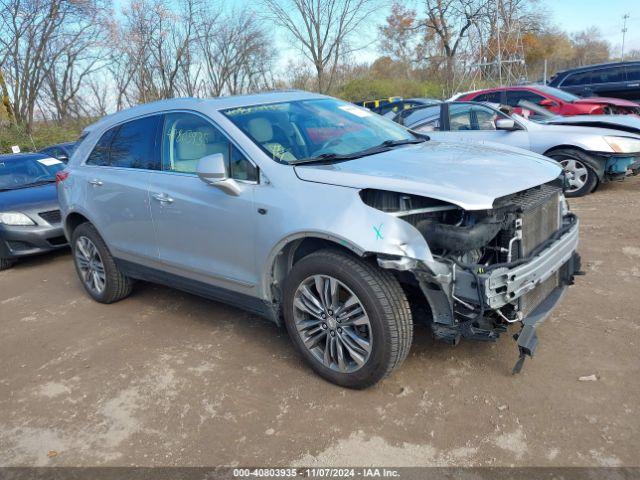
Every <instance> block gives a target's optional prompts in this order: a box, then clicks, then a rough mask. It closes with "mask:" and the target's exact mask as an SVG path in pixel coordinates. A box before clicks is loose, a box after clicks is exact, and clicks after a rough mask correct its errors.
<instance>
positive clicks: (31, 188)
mask: <svg viewBox="0 0 640 480" xmlns="http://www.w3.org/2000/svg"><path fill="white" fill-rule="evenodd" d="M63 168H64V163H62V162H61V161H60V160H56V159H54V158H51V157H49V156H48V155H44V154H41V153H19V154H13V155H0V270H5V269H7V268H9V267H10V266H11V265H13V263H14V262H15V261H16V260H17V259H18V258H20V257H24V256H27V255H34V254H38V253H44V252H48V251H50V250H56V249H58V248H62V247H64V246H65V245H66V244H67V240H66V238H65V237H64V232H63V230H62V224H61V221H60V207H59V206H58V194H57V191H56V174H57V173H58V172H60V171H61V170H62V169H63Z"/></svg>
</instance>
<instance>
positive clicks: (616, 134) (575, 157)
mask: <svg viewBox="0 0 640 480" xmlns="http://www.w3.org/2000/svg"><path fill="white" fill-rule="evenodd" d="M395 120H396V121H397V122H398V123H401V124H403V125H405V126H407V127H409V128H411V129H413V130H414V131H416V132H420V133H426V134H428V135H429V136H430V137H431V138H433V139H434V140H441V141H447V142H471V143H499V144H502V145H508V146H512V147H518V148H523V149H526V150H530V151H533V152H536V153H540V154H543V155H546V156H548V157H550V158H552V159H554V160H556V161H558V162H559V163H560V164H561V165H562V166H563V168H564V170H565V172H566V177H567V180H568V182H569V188H568V190H567V192H566V193H567V196H571V197H579V196H582V195H586V194H588V193H591V192H593V191H594V190H595V189H596V188H597V186H598V184H599V183H601V182H607V181H611V180H619V179H623V178H624V177H625V176H627V175H630V174H631V175H636V174H638V172H640V135H637V134H635V133H630V132H627V131H621V130H618V129H613V128H595V127H590V126H577V125H552V124H548V123H538V122H534V121H532V120H528V119H526V118H524V117H521V116H519V115H512V116H509V115H507V114H505V113H503V112H501V111H499V110H497V109H496V108H493V107H491V106H489V105H486V104H480V103H474V102H445V103H442V104H439V105H434V106H430V107H426V108H418V109H412V110H407V111H405V112H402V113H401V114H399V115H398V116H396V118H395Z"/></svg>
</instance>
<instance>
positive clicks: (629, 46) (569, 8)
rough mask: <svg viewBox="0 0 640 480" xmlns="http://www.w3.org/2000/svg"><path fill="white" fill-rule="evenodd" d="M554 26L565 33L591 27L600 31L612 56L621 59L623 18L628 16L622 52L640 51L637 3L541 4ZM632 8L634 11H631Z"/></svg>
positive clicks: (561, 0)
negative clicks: (609, 47)
mask: <svg viewBox="0 0 640 480" xmlns="http://www.w3.org/2000/svg"><path fill="white" fill-rule="evenodd" d="M543 4H544V5H545V7H546V8H547V10H548V11H549V13H550V15H551V19H552V21H553V23H555V24H557V25H558V26H559V27H561V28H562V29H564V30H567V31H568V32H577V31H580V30H584V29H585V28H588V27H590V26H593V25H595V26H597V27H598V28H600V31H601V32H602V35H603V37H604V38H605V39H606V40H609V42H611V45H612V46H613V48H614V50H613V52H612V55H616V56H619V55H620V47H621V44H622V16H623V15H624V14H627V13H628V14H629V19H628V20H627V35H626V39H625V50H626V51H629V50H633V49H640V9H639V8H638V0H543ZM634 7H635V8H634Z"/></svg>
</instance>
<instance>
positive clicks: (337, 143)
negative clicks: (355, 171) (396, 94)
mask: <svg viewBox="0 0 640 480" xmlns="http://www.w3.org/2000/svg"><path fill="white" fill-rule="evenodd" d="M222 113H223V114H224V115H225V116H226V117H227V118H228V119H229V120H231V121H232V122H233V123H234V124H235V125H236V126H237V127H238V128H240V129H241V130H242V131H243V132H244V133H245V134H246V135H247V136H248V137H249V138H250V139H251V140H252V141H253V142H254V143H255V144H256V145H258V146H259V147H260V148H261V149H262V150H263V151H265V152H266V153H267V154H268V155H269V156H270V157H271V158H273V159H274V160H276V161H279V162H284V163H291V164H294V163H299V162H300V161H304V160H307V161H308V160H313V159H330V158H345V157H352V158H353V157H354V156H356V155H358V154H359V153H361V154H362V155H364V154H366V153H365V152H369V153H373V150H372V149H375V148H376V147H383V146H384V147H385V148H392V147H393V146H395V145H398V144H404V143H413V142H418V141H423V139H420V138H418V137H416V136H415V135H413V134H412V133H411V132H409V131H408V130H406V129H405V128H404V127H402V126H400V125H398V124H397V123H394V122H392V121H391V120H388V119H386V118H384V117H381V116H379V115H376V114H375V113H372V112H370V111H369V110H366V109H364V108H361V107H357V106H355V105H353V104H350V103H346V102H341V101H339V100H335V99H331V98H327V99H324V98H323V99H311V100H299V101H294V102H284V103H274V104H267V105H254V106H251V107H241V108H234V109H230V110H225V111H224V112H222Z"/></svg>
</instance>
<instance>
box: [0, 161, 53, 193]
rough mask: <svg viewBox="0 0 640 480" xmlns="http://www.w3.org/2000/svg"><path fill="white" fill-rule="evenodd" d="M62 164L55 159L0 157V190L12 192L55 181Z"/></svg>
mask: <svg viewBox="0 0 640 480" xmlns="http://www.w3.org/2000/svg"><path fill="white" fill-rule="evenodd" d="M63 168H64V163H62V162H61V161H60V160H56V159H55V158H48V157H44V158H33V157H26V158H16V157H9V158H2V157H0V190H13V189H16V188H25V187H29V186H31V185H39V184H41V183H49V182H55V181H56V173H57V172H59V171H60V170H62V169H63Z"/></svg>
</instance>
